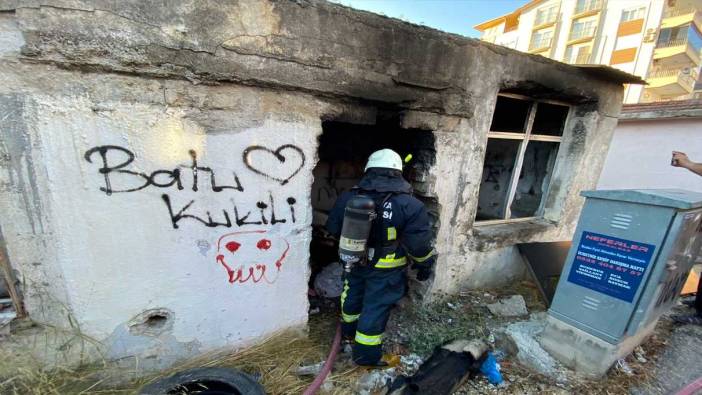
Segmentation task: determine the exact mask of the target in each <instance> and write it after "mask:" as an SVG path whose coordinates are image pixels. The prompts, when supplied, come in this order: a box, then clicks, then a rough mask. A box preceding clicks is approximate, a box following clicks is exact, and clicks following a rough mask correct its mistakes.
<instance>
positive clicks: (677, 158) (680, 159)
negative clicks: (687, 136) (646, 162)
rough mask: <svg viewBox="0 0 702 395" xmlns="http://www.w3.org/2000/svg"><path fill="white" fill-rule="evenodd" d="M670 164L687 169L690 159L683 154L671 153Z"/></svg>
mask: <svg viewBox="0 0 702 395" xmlns="http://www.w3.org/2000/svg"><path fill="white" fill-rule="evenodd" d="M670 164H671V165H672V166H675V167H685V168H687V167H688V166H689V164H690V159H689V158H688V157H687V155H686V154H685V153H684V152H679V151H673V158H672V160H671V161H670Z"/></svg>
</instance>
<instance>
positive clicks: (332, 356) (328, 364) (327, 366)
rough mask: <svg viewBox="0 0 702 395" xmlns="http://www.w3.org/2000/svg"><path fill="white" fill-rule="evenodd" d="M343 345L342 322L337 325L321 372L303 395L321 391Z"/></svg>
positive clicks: (312, 394) (311, 394)
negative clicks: (320, 388)
mask: <svg viewBox="0 0 702 395" xmlns="http://www.w3.org/2000/svg"><path fill="white" fill-rule="evenodd" d="M340 345H341V323H339V325H337V326H336V335H335V336H334V342H333V343H332V348H331V351H329V356H328V357H327V360H326V361H324V366H323V367H322V370H321V371H320V372H319V374H318V375H317V377H315V378H314V381H313V382H312V384H310V386H309V387H307V389H306V390H305V392H303V395H314V394H316V393H317V391H319V387H321V386H322V383H323V382H324V379H326V378H327V375H328V374H329V372H331V370H332V367H334V361H336V355H337V354H338V353H339V347H340Z"/></svg>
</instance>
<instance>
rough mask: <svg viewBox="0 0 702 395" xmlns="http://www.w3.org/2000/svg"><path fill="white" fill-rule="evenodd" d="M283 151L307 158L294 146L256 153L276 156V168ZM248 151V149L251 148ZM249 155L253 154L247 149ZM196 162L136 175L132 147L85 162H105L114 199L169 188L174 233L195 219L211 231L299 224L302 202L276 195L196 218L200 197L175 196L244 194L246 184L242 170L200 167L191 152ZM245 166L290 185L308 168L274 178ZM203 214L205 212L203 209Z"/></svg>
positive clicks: (102, 149) (98, 151) (99, 150)
mask: <svg viewBox="0 0 702 395" xmlns="http://www.w3.org/2000/svg"><path fill="white" fill-rule="evenodd" d="M282 148H286V149H288V150H289V151H290V152H294V153H295V154H296V155H299V158H298V159H299V160H298V161H299V162H301V163H302V164H304V159H305V158H304V154H303V153H302V150H301V149H299V148H297V147H293V146H290V145H286V146H281V147H279V148H278V149H277V150H272V149H267V148H266V149H265V150H262V149H261V147H259V146H256V147H254V149H256V150H261V151H263V152H268V153H270V154H271V156H272V159H271V161H272V163H273V165H277V166H285V165H286V163H285V162H286V161H285V157H284V156H282V154H281V153H280V152H281V150H282ZM247 150H248V149H247ZM245 152H247V151H245ZM189 154H190V163H189V164H188V165H181V166H178V167H176V168H174V169H157V170H154V171H152V172H150V173H148V172H141V171H136V170H135V169H134V168H132V167H131V165H132V162H134V159H135V157H136V156H135V155H134V153H133V152H132V151H130V150H128V149H127V148H124V147H120V146H116V145H102V146H97V147H93V148H91V149H89V150H87V151H86V152H85V156H84V158H85V160H86V161H87V162H89V163H97V164H100V165H101V167H100V168H99V169H98V172H99V173H100V174H101V175H102V177H103V180H104V181H103V185H102V186H100V188H99V189H100V191H102V192H104V193H105V194H106V195H108V196H110V195H113V194H116V193H134V192H138V191H141V190H144V189H146V188H159V189H164V190H167V191H168V192H169V193H170V194H169V193H163V194H161V200H162V201H163V203H164V204H165V206H166V208H167V212H168V214H169V216H170V220H171V225H172V226H173V228H174V229H178V228H179V227H180V224H181V222H183V221H192V222H196V223H199V224H202V225H204V226H207V227H226V228H230V227H233V226H236V227H243V226H247V225H256V226H261V225H275V224H282V223H287V222H288V221H290V222H293V223H294V222H295V221H296V218H295V204H296V202H297V200H296V199H295V198H294V197H292V196H289V197H287V198H286V199H285V201H284V202H283V203H280V202H277V201H276V200H275V198H274V197H273V193H272V192H269V193H268V196H266V197H264V198H263V199H260V200H259V201H258V202H257V203H256V205H255V207H242V206H241V205H238V204H237V203H236V199H235V196H232V198H231V199H230V202H231V206H229V207H226V208H221V209H218V210H217V211H205V212H204V215H203V214H201V213H200V214H196V213H195V209H196V207H197V203H196V200H195V199H191V200H190V201H187V202H184V203H181V204H178V203H175V202H174V200H175V199H174V198H173V196H176V195H177V194H178V191H184V190H186V189H187V190H192V191H193V192H200V193H207V192H214V193H222V192H232V193H244V192H245V187H244V183H243V182H242V181H241V179H240V178H239V176H238V175H237V174H236V172H234V171H232V172H231V174H225V175H224V176H222V175H218V174H216V172H215V170H214V169H212V168H211V167H208V166H203V165H202V164H200V163H198V159H197V153H196V152H195V151H194V150H190V151H189ZM244 164H245V165H246V166H247V167H248V168H249V169H251V170H253V173H255V177H264V178H268V179H271V180H274V181H278V182H280V181H282V182H281V184H282V185H284V184H285V183H287V182H288V181H289V179H290V178H292V177H294V176H295V175H296V174H297V173H298V172H299V170H300V168H301V167H302V165H300V166H299V167H296V168H294V169H291V171H290V174H291V175H290V176H289V177H287V178H285V179H280V178H279V177H276V176H268V175H267V174H266V173H265V172H263V171H261V170H258V168H254V165H253V164H251V163H250V161H248V160H247V157H246V154H244ZM200 211H201V210H200Z"/></svg>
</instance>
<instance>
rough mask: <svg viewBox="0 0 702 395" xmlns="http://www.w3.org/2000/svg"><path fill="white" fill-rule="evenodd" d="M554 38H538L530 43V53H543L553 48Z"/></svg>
mask: <svg viewBox="0 0 702 395" xmlns="http://www.w3.org/2000/svg"><path fill="white" fill-rule="evenodd" d="M552 42H553V38H552V37H540V38H539V37H537V38H534V39H532V40H531V42H530V43H529V52H541V51H545V50H547V49H549V48H551V43H552Z"/></svg>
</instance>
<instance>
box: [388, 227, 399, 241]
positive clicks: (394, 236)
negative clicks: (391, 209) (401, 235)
mask: <svg viewBox="0 0 702 395" xmlns="http://www.w3.org/2000/svg"><path fill="white" fill-rule="evenodd" d="M395 239H397V229H395V227H394V226H391V227H389V228H388V240H395Z"/></svg>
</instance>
